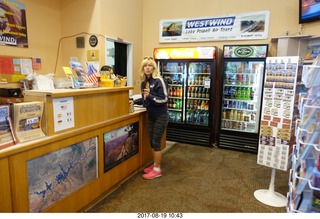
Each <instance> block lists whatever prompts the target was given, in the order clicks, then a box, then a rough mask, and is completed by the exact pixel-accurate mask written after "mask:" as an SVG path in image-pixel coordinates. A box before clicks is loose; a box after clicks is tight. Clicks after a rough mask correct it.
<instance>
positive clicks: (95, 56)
mask: <svg viewBox="0 0 320 219" xmlns="http://www.w3.org/2000/svg"><path fill="white" fill-rule="evenodd" d="M87 60H88V61H99V50H88V51H87Z"/></svg>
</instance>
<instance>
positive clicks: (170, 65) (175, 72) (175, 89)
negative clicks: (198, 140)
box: [160, 61, 185, 123]
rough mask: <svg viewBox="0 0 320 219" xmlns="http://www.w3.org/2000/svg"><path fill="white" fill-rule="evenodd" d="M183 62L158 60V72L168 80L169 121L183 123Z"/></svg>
mask: <svg viewBox="0 0 320 219" xmlns="http://www.w3.org/2000/svg"><path fill="white" fill-rule="evenodd" d="M184 69H185V63H184V62H178V61H177V62H175V61H162V62H160V73H161V75H162V77H163V78H165V79H166V80H167V82H168V111H169V122H172V123H183V117H184V114H183V105H184V100H183V99H184V96H185V95H184V93H185V91H184V84H185V83H184V82H185V74H184Z"/></svg>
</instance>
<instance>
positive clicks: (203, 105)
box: [201, 100, 206, 110]
mask: <svg viewBox="0 0 320 219" xmlns="http://www.w3.org/2000/svg"><path fill="white" fill-rule="evenodd" d="M205 106H206V104H205V102H204V100H202V101H201V109H202V110H204V109H205Z"/></svg>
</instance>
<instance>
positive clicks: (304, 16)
mask: <svg viewBox="0 0 320 219" xmlns="http://www.w3.org/2000/svg"><path fill="white" fill-rule="evenodd" d="M299 10H300V11H299V15H300V16H299V23H300V24H303V23H308V22H312V21H317V20H320V0H299Z"/></svg>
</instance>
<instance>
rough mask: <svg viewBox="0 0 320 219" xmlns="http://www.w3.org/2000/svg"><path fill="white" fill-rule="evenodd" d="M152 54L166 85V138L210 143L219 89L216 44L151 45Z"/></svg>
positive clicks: (215, 126)
mask: <svg viewBox="0 0 320 219" xmlns="http://www.w3.org/2000/svg"><path fill="white" fill-rule="evenodd" d="M154 58H155V60H156V62H157V63H158V66H159V71H160V73H161V75H162V76H163V77H164V78H165V79H167V81H168V85H169V87H168V93H169V100H168V110H169V124H168V127H167V135H166V137H167V140H169V141H175V142H184V143H190V144H193V145H201V146H208V147H210V146H213V145H214V144H215V142H216V140H217V129H218V123H217V122H216V121H217V119H216V116H217V114H216V111H218V110H219V108H217V107H218V105H219V103H220V101H219V99H218V98H219V96H220V94H219V93H218V92H219V91H220V90H221V88H219V87H217V86H218V85H217V83H216V82H217V81H219V78H218V75H217V74H216V69H217V62H216V61H217V60H216V59H217V48H216V47H191V48H155V49H154ZM216 97H218V98H216Z"/></svg>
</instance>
